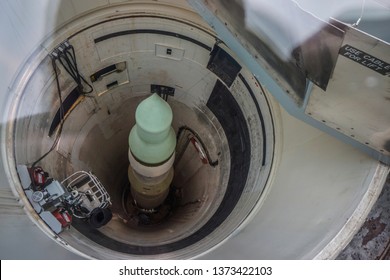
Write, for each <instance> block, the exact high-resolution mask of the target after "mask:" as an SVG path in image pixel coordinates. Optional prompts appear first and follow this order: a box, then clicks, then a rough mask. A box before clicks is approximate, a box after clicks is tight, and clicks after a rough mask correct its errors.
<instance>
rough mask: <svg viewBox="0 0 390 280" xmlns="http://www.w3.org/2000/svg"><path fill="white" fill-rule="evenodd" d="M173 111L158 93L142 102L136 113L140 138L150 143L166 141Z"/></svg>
mask: <svg viewBox="0 0 390 280" xmlns="http://www.w3.org/2000/svg"><path fill="white" fill-rule="evenodd" d="M172 119H173V114H172V109H171V107H170V106H169V104H168V103H167V102H165V101H164V100H163V99H162V98H161V97H160V96H158V95H157V94H156V93H154V94H152V95H151V96H150V97H148V98H146V99H145V100H144V101H142V102H141V103H140V104H139V105H138V107H137V110H136V112H135V121H136V123H137V132H138V135H139V137H140V138H141V139H142V140H144V141H145V142H148V143H159V142H161V141H162V140H164V139H165V138H166V137H167V135H168V133H169V128H170V127H171V123H172Z"/></svg>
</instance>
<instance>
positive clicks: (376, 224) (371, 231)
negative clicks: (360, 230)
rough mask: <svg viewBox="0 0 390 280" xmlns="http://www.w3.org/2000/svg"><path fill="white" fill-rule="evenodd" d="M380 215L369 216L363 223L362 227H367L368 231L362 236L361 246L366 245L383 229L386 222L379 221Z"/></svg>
mask: <svg viewBox="0 0 390 280" xmlns="http://www.w3.org/2000/svg"><path fill="white" fill-rule="evenodd" d="M381 216H382V215H380V216H379V217H378V218H375V219H373V218H371V219H369V220H367V221H366V222H365V223H364V225H363V227H364V228H366V229H368V233H367V234H366V235H365V236H364V237H363V242H362V245H363V246H365V245H367V243H368V242H370V241H371V240H373V239H374V238H376V237H377V236H378V235H379V234H381V233H382V232H383V231H384V230H385V228H386V224H385V223H381V221H380V220H381Z"/></svg>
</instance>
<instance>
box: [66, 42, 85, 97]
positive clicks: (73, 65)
mask: <svg viewBox="0 0 390 280" xmlns="http://www.w3.org/2000/svg"><path fill="white" fill-rule="evenodd" d="M58 50H59V55H58V58H59V61H60V63H61V65H62V66H63V67H64V69H65V70H66V72H68V74H69V75H70V76H71V77H72V79H73V80H74V81H75V82H76V84H77V86H78V88H79V90H80V93H82V94H89V93H91V92H92V91H93V87H92V86H91V84H89V83H88V82H87V80H86V79H85V78H84V77H83V76H82V75H81V74H80V72H79V70H78V66H77V58H76V53H75V50H74V47H73V46H72V45H69V44H68V43H66V44H62V45H61V46H60V47H59V48H58ZM83 82H84V84H86V85H87V86H88V88H89V90H88V91H84V86H83Z"/></svg>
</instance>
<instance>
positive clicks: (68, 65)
mask: <svg viewBox="0 0 390 280" xmlns="http://www.w3.org/2000/svg"><path fill="white" fill-rule="evenodd" d="M51 60H52V67H53V70H54V75H55V79H56V85H57V92H58V97H59V101H60V124H59V127H58V130H57V134H56V136H55V139H54V142H53V145H52V146H51V148H50V149H49V150H48V151H47V152H46V153H45V154H43V155H42V156H41V157H40V158H39V159H37V160H36V161H34V163H33V164H32V167H35V165H36V164H37V163H38V162H40V161H41V160H42V159H44V158H45V157H46V156H47V155H48V154H50V153H51V152H52V151H53V150H54V149H55V147H56V146H57V144H58V142H59V140H60V136H61V132H62V129H63V126H64V121H65V110H64V104H63V100H62V94H61V87H60V81H59V76H58V71H57V64H56V60H58V61H59V62H60V64H61V65H62V66H63V67H64V69H65V71H66V72H67V73H68V74H69V75H70V76H71V77H72V79H73V80H74V81H75V83H76V84H77V87H78V89H79V91H80V93H81V94H84V96H87V94H89V93H91V92H92V91H93V87H92V86H91V85H90V84H89V83H88V82H87V81H86V80H85V79H84V77H83V76H82V75H81V74H80V72H79V70H78V67H77V59H76V53H75V50H74V47H73V46H72V45H70V44H69V43H68V42H65V43H62V44H61V45H60V46H59V47H58V48H57V49H55V50H54V51H53V53H52V54H51ZM83 82H84V83H85V84H86V85H87V86H88V87H89V90H88V91H84V90H83V89H84V87H83Z"/></svg>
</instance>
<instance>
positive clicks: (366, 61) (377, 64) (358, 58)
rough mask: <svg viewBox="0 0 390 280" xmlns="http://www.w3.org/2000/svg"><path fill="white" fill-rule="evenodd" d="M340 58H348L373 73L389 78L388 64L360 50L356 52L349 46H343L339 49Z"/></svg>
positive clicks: (389, 66)
mask: <svg viewBox="0 0 390 280" xmlns="http://www.w3.org/2000/svg"><path fill="white" fill-rule="evenodd" d="M339 53H340V54H341V55H342V56H345V57H346V58H349V59H351V60H353V61H355V62H357V63H359V64H361V65H363V66H365V67H367V68H369V69H371V70H374V71H375V72H378V73H380V74H382V75H385V76H390V64H389V63H387V62H385V61H383V60H380V59H379V58H376V57H375V56H372V55H370V54H368V53H365V52H363V51H361V50H358V49H357V48H355V47H352V46H350V45H345V46H343V47H342V48H341V49H340V52H339Z"/></svg>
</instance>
